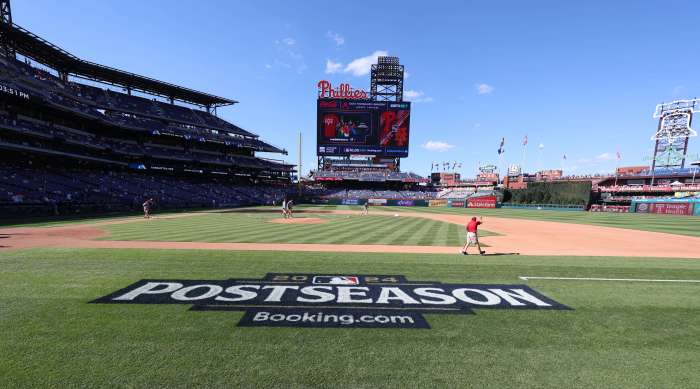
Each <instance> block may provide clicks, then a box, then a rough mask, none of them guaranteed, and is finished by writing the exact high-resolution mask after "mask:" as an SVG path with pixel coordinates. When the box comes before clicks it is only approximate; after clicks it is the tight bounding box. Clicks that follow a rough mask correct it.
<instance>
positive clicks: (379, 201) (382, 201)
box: [367, 199, 386, 205]
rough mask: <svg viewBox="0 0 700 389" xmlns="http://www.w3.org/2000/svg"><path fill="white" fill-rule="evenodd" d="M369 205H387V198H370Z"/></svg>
mask: <svg viewBox="0 0 700 389" xmlns="http://www.w3.org/2000/svg"><path fill="white" fill-rule="evenodd" d="M367 202H368V203H369V205H386V199H368V200H367Z"/></svg>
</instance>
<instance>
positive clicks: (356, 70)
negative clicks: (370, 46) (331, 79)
mask: <svg viewBox="0 0 700 389" xmlns="http://www.w3.org/2000/svg"><path fill="white" fill-rule="evenodd" d="M388 54H389V52H388V51H386V50H377V51H375V52H374V53H372V54H370V55H368V56H366V57H360V58H356V59H354V60H352V61H350V63H348V64H347V66H345V69H344V70H343V72H345V73H350V74H352V75H353V76H358V77H359V76H366V75H368V74H369V71H370V70H371V69H372V65H373V64H376V63H377V58H378V57H384V56H386V55H388Z"/></svg>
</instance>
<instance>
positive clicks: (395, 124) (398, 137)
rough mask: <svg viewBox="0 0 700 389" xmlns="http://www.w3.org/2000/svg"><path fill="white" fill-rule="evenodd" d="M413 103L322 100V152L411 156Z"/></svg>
mask: <svg viewBox="0 0 700 389" xmlns="http://www.w3.org/2000/svg"><path fill="white" fill-rule="evenodd" d="M410 116H411V103H409V102H395V101H372V100H357V99H352V100H349V99H318V101H317V141H316V146H317V149H316V152H317V154H318V155H322V156H326V155H342V156H345V155H353V154H364V155H375V156H386V157H407V156H408V138H409V132H410V131H409V127H410Z"/></svg>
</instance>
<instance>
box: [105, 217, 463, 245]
mask: <svg viewBox="0 0 700 389" xmlns="http://www.w3.org/2000/svg"><path fill="white" fill-rule="evenodd" d="M276 217H277V215H270V214H266V215H260V214H253V213H241V212H236V213H226V214H211V215H203V216H193V217H183V218H180V219H170V220H169V219H161V220H158V219H154V220H151V221H138V222H133V223H128V224H116V225H108V226H105V227H104V228H105V229H107V230H108V231H110V232H111V234H110V235H109V236H107V237H106V238H103V239H112V240H149V241H181V242H241V243H319V244H391V245H459V244H461V243H460V242H461V240H462V238H461V236H460V234H459V231H460V229H461V228H462V227H461V226H458V225H453V226H450V224H448V223H444V222H440V221H436V220H429V219H422V218H413V217H394V216H393V214H386V213H385V214H382V215H377V214H375V215H370V216H359V215H357V216H347V215H326V214H319V215H314V214H312V213H309V214H304V215H303V216H302V217H303V218H305V217H320V218H322V219H324V220H325V222H324V223H319V224H293V223H291V224H278V223H271V222H270V221H271V220H272V219H273V218H276Z"/></svg>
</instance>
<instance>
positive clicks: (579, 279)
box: [518, 276, 700, 283]
mask: <svg viewBox="0 0 700 389" xmlns="http://www.w3.org/2000/svg"><path fill="white" fill-rule="evenodd" d="M518 278H520V279H521V280H524V281H527V280H574V281H625V282H697V283H700V280H658V279H645V278H595V277H590V278H584V277H531V276H527V277H525V276H519V277H518Z"/></svg>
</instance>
